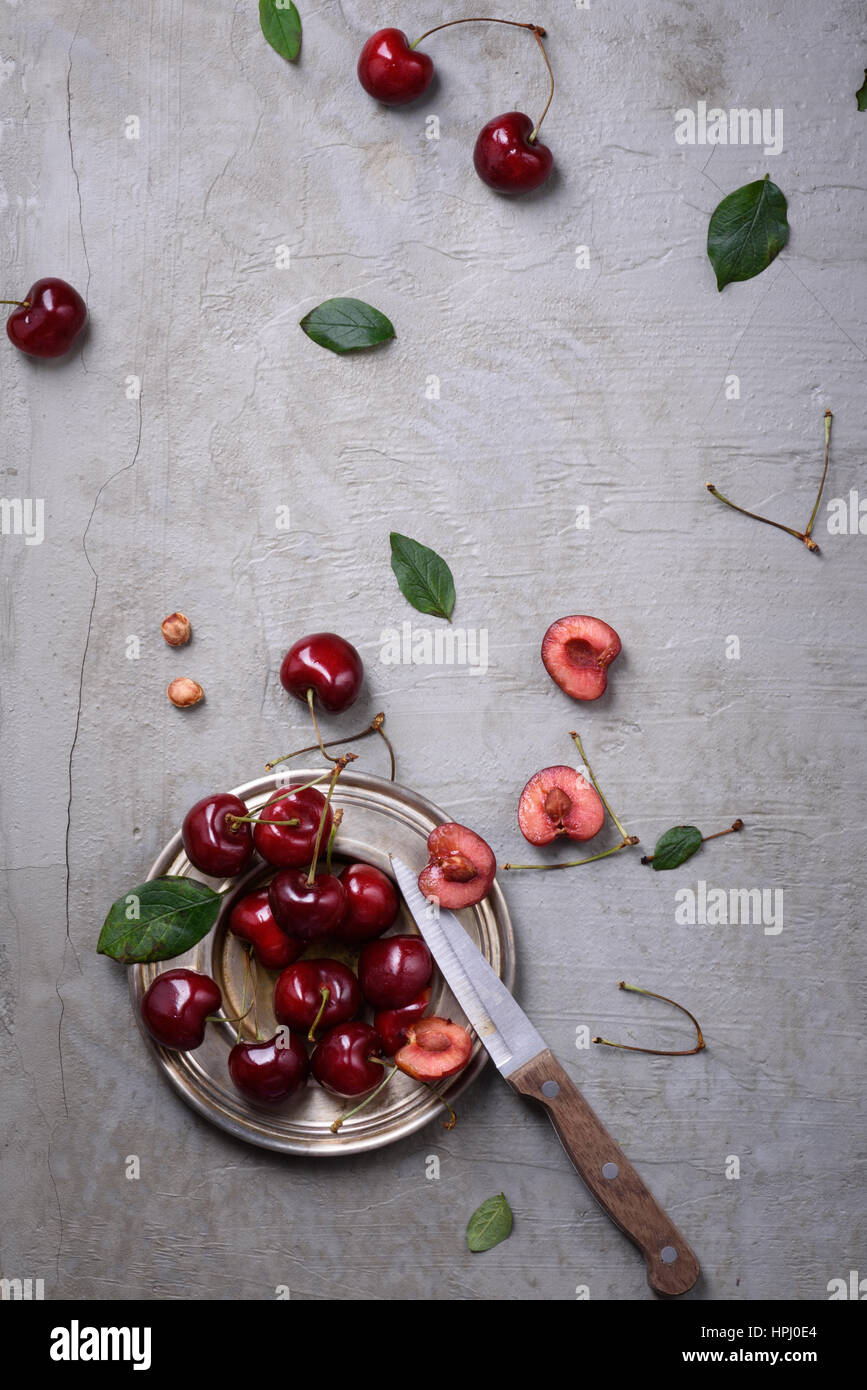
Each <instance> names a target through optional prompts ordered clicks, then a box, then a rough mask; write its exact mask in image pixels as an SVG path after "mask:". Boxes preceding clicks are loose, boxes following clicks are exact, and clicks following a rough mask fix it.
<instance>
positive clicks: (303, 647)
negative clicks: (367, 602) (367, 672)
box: [280, 632, 364, 714]
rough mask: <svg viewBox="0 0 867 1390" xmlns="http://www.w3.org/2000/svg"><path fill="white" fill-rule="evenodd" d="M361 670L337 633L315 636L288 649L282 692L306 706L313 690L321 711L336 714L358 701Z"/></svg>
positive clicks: (358, 659) (348, 644)
mask: <svg viewBox="0 0 867 1390" xmlns="http://www.w3.org/2000/svg"><path fill="white" fill-rule="evenodd" d="M363 679H364V666H363V665H362V662H361V657H360V656H359V655H358V652H357V651H356V650H355V648H354V647H353V645H352V643H351V642H347V641H346V639H345V638H343V637H338V635H337V633H336V632H314V633H312V634H311V635H310V636H309V637H302V638H301V639H300V640H299V641H298V642H296V643H295V644H294V646H291V647H290V648H289V650H288V652H287V653H286V655H285V656H284V658H283V664H282V665H281V667H280V680H281V682H282V685H283V689H284V690H288V692H289V694H290V695H294V696H295V697H296V698H297V699H299V700H303V702H304V703H305V704H306V703H307V692H308V690H312V691H313V693H314V694H315V696H316V698H317V699H318V701H319V703H320V705H321V706H322V708H323V709H327V710H328V712H329V714H339V713H340V711H341V710H345V709H349V706H350V705H351V704H353V703H354V702H355V700H357V698H358V692H359V691H360V689H361V682H362V681H363Z"/></svg>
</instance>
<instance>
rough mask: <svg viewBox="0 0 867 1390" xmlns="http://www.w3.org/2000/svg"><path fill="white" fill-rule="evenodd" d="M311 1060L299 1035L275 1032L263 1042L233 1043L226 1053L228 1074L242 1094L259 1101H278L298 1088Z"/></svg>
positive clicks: (302, 1083)
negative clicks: (229, 1050) (230, 1049)
mask: <svg viewBox="0 0 867 1390" xmlns="http://www.w3.org/2000/svg"><path fill="white" fill-rule="evenodd" d="M309 1070H310V1063H309V1062H308V1060H307V1052H306V1050H305V1047H304V1044H303V1043H302V1042H301V1040H300V1038H296V1037H294V1036H293V1035H292V1034H291V1033H282V1034H280V1033H278V1034H277V1035H276V1036H275V1037H273V1038H266V1039H265V1040H264V1041H263V1042H240V1043H236V1044H235V1046H234V1047H233V1048H232V1051H231V1052H230V1053H229V1075H230V1076H231V1078H232V1080H233V1082H234V1083H235V1085H236V1086H237V1088H238V1090H239V1091H240V1092H241V1094H242V1095H244V1096H247V1097H248V1099H249V1100H255V1101H258V1102H259V1103H260V1104H261V1105H279V1104H280V1102H281V1101H284V1100H288V1099H289V1097H290V1096H294V1094H295V1092H296V1091H298V1090H300V1089H301V1087H302V1086H303V1085H304V1082H305V1081H306V1080H307V1075H308V1072H309Z"/></svg>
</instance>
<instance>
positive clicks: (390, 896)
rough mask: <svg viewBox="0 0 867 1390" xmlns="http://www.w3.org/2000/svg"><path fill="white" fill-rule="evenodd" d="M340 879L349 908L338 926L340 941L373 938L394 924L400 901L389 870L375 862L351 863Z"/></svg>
mask: <svg viewBox="0 0 867 1390" xmlns="http://www.w3.org/2000/svg"><path fill="white" fill-rule="evenodd" d="M340 881H341V883H342V884H343V891H344V893H345V894H346V910H345V912H344V914H343V917H342V918H341V920H340V921H339V922H338V924H337V927H336V928H335V932H334V934H335V936H336V937H337V940H338V941H343V942H345V943H346V944H347V945H353V944H354V943H356V942H363V941H372V940H373V939H374V937H377V936H382V933H383V932H385V931H388V929H389V927H391V926H393V925H394V923H395V920H396V918H397V913H398V907H399V901H398V896H397V889H396V888H395V886H394V884H393V883H392V881H391V879H390V878H389V877H388V875H387V874H384V873H383V872H382V870H381V869H377V868H375V866H374V865H373V864H350V865H349V867H348V868H346V869H344V871H343V873H342V874H341V877H340Z"/></svg>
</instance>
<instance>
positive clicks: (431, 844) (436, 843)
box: [418, 821, 497, 912]
mask: <svg viewBox="0 0 867 1390" xmlns="http://www.w3.org/2000/svg"><path fill="white" fill-rule="evenodd" d="M427 845H428V854H429V855H430V859H429V861H428V863H427V864H426V866H425V867H424V868H423V869H422V871H421V873H420V874H419V876H418V886H419V888H420V889H421V891H422V893H424V895H425V897H426V898H431V899H433V900H434V901H436V902H439V904H440V906H441V907H446V908H449V910H450V911H453V912H456V911H458V910H459V909H460V908H462V907H472V906H473V904H474V903H478V902H481V900H482V898H483V897H485V895H486V893H488V892H489V890H490V887H491V884H492V883H493V881H494V877H495V875H496V872H497V861H496V859H495V858H494V851H493V850H492V849H491V847H490V845H489V844H488V843H487V841H485V840H483V839H482V837H481V835H477V834H476V833H475V831H474V830H469V829H468V828H467V827H466V826H465V825H458V824H457V823H456V822H455V821H447V822H446V823H445V824H444V825H438V826H437V827H436V829H435V830H432V831H431V833H430V835H429V836H428V841H427Z"/></svg>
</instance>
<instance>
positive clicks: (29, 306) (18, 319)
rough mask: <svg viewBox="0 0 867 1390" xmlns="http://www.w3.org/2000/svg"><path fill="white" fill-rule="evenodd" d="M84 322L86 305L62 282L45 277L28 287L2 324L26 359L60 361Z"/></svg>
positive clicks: (51, 276)
mask: <svg viewBox="0 0 867 1390" xmlns="http://www.w3.org/2000/svg"><path fill="white" fill-rule="evenodd" d="M86 322H87V305H86V304H85V302H84V300H83V299H82V297H81V295H80V294H79V293H78V290H74V289H73V288H72V286H71V285H68V284H67V283H66V281H65V280H58V279H57V277H56V276H54V275H47V276H46V277H45V278H44V279H42V280H37V281H36V283H35V284H33V285H31V286H30V289H29V290H28V291H27V294H26V296H25V299H24V301H22V303H21V304H20V305H19V306H18V308H17V309H13V311H12V313H11V314H10V315H9V317H8V319H7V320H6V332H7V334H8V335H9V341H10V342H11V343H14V344H15V346H16V347H17V348H18V350H19V351H20V352H26V353H27V356H28V357H62V356H63V354H64V353H65V352H69V349H70V348H71V347H72V346H73V344H74V343H75V340H76V338H77V337H78V335H79V333H80V332H81V330H82V329H83V328H84V325H85V323H86Z"/></svg>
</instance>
